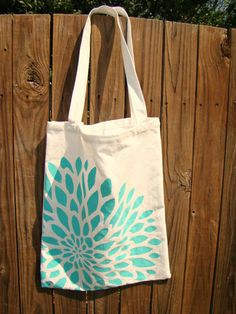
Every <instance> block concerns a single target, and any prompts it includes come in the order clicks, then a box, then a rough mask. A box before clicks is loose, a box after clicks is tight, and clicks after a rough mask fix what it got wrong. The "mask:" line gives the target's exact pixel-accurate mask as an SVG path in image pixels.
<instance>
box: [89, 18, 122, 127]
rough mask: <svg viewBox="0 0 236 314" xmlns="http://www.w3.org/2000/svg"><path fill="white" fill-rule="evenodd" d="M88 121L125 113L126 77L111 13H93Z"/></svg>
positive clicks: (97, 120) (106, 118)
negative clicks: (103, 14) (105, 14)
mask: <svg viewBox="0 0 236 314" xmlns="http://www.w3.org/2000/svg"><path fill="white" fill-rule="evenodd" d="M90 81H91V83H90V97H89V98H90V124H93V123H96V122H99V121H106V120H111V119H117V118H123V117H124V109H125V107H124V103H125V90H124V86H125V81H124V69H123V62H122V55H121V47H120V36H119V33H118V26H117V25H116V24H115V20H114V19H113V18H112V17H110V16H101V15H100V16H99V15H95V16H93V17H92V42H91V70H90Z"/></svg>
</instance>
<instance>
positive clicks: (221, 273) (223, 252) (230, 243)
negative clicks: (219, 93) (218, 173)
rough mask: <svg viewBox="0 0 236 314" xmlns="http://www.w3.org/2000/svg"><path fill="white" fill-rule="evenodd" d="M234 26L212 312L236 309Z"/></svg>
mask: <svg viewBox="0 0 236 314" xmlns="http://www.w3.org/2000/svg"><path fill="white" fill-rule="evenodd" d="M235 170H236V29H233V30H232V31H231V63H230V88H229V113H228V126H227V141H226V156H225V171H224V186H223V200H222V208H221V221H220V233H219V245H218V254H217V264H216V269H215V284H214V293H213V307H212V308H213V309H212V313H214V314H221V313H225V314H233V313H236V290H235V280H236V278H235V276H236V231H235V226H236V193H235V187H236V171H235Z"/></svg>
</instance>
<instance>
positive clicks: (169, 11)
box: [0, 0, 236, 27]
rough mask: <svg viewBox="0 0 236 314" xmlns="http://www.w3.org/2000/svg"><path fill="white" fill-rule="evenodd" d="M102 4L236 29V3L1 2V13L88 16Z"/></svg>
mask: <svg viewBox="0 0 236 314" xmlns="http://www.w3.org/2000/svg"><path fill="white" fill-rule="evenodd" d="M102 4H107V5H120V6H123V7H124V8H125V9H126V10H127V12H128V14H129V15H130V16H137V17H145V18H158V19H165V20H169V21H179V22H186V23H196V24H208V25H215V26H222V27H236V0H159V1H157V0H122V1H114V0H107V1H98V0H88V1H85V0H82V1H80V0H1V2H0V13H84V14H86V13H88V12H89V11H90V10H91V9H92V8H94V7H97V6H99V5H102Z"/></svg>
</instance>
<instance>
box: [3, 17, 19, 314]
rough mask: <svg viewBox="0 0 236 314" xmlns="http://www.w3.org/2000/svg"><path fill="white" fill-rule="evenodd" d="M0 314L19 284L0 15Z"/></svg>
mask: <svg viewBox="0 0 236 314" xmlns="http://www.w3.org/2000/svg"><path fill="white" fill-rule="evenodd" d="M0 60H1V62H0V174H1V175H0V227H1V237H0V291H1V293H0V313H9V314H10V313H12V314H17V313H19V312H20V310H19V282H18V263H17V242H16V220H15V201H14V165H13V123H12V17H11V16H9V15H8V16H7V15H0Z"/></svg>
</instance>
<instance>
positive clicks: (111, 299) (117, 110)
mask: <svg viewBox="0 0 236 314" xmlns="http://www.w3.org/2000/svg"><path fill="white" fill-rule="evenodd" d="M124 86H125V81H124V69H123V63H122V55H121V46H120V37H119V33H118V27H117V25H116V24H115V21H114V19H113V18H112V17H110V16H101V15H100V16H99V15H95V16H93V17H92V42H91V69H90V95H89V98H90V107H89V108H90V124H93V123H96V122H99V121H104V120H111V119H117V118H123V117H124V110H125V107H124V104H125V88H124ZM94 300H95V305H94V307H95V313H98V314H99V313H104V312H103V311H104V309H106V310H107V312H106V313H107V314H109V313H112V314H116V313H118V309H119V289H116V290H115V292H114V291H113V293H112V292H111V290H108V291H99V292H96V293H94ZM111 305H112V306H111Z"/></svg>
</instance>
